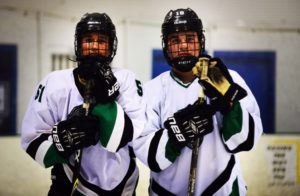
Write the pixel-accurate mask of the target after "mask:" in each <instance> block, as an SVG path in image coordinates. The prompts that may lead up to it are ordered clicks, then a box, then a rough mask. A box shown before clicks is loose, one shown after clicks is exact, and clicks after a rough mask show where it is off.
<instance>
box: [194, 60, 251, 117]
mask: <svg viewBox="0 0 300 196" xmlns="http://www.w3.org/2000/svg"><path fill="white" fill-rule="evenodd" d="M207 75H208V77H207V78H200V80H199V83H200V84H201V86H202V87H203V88H204V93H205V95H206V96H208V97H209V98H210V100H211V105H212V106H214V108H215V109H216V110H218V111H221V112H223V113H226V112H227V111H229V110H230V108H231V105H232V104H233V103H234V102H237V101H239V100H241V99H243V98H244V97H246V96H247V91H246V90H245V89H243V88H242V87H241V86H239V85H238V84H236V83H234V82H233V80H232V77H231V76H230V74H229V71H228V69H227V67H226V66H225V65H224V63H223V62H222V60H221V59H219V58H211V59H209V68H208V74H207Z"/></svg>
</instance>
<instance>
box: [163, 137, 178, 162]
mask: <svg viewBox="0 0 300 196" xmlns="http://www.w3.org/2000/svg"><path fill="white" fill-rule="evenodd" d="M179 155H180V150H178V148H176V147H175V146H174V145H173V144H172V143H171V142H170V140H168V142H167V144H166V154H165V156H166V158H167V159H168V160H169V161H171V162H172V163H174V161H175V160H176V158H177V157H178V156H179Z"/></svg>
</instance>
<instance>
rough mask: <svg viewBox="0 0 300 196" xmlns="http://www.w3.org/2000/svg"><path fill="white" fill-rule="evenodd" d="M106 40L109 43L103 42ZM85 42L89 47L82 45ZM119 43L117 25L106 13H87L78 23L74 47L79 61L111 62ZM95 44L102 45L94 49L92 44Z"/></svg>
mask: <svg viewBox="0 0 300 196" xmlns="http://www.w3.org/2000/svg"><path fill="white" fill-rule="evenodd" d="M93 34H95V35H96V39H94V38H93ZM105 42H108V44H103V43H105ZM83 44H85V45H86V46H87V49H84V48H83V47H82V46H83ZM117 44H118V40H117V36H116V30H115V26H114V24H113V23H112V21H111V19H110V18H109V16H108V15H107V14H105V13H102V14H100V13H91V14H89V13H87V14H85V15H84V16H83V17H82V18H81V20H80V21H79V22H78V23H77V25H76V31H75V41H74V48H75V55H76V60H77V61H79V62H81V61H85V60H89V61H91V60H93V61H94V60H95V61H98V62H100V63H101V64H109V63H110V62H111V61H112V60H113V58H114V56H115V54H116V50H117ZM95 45H97V46H100V45H101V46H102V47H98V49H95V50H93V49H92V46H95Z"/></svg>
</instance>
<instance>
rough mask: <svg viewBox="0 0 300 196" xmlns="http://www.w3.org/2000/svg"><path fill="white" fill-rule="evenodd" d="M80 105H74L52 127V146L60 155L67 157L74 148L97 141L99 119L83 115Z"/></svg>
mask: <svg viewBox="0 0 300 196" xmlns="http://www.w3.org/2000/svg"><path fill="white" fill-rule="evenodd" d="M80 108H82V105H81V106H77V107H75V108H74V109H73V110H72V111H71V113H70V114H69V115H68V119H67V120H63V121H61V122H59V123H57V124H56V125H54V127H53V129H52V138H53V143H54V146H55V147H56V149H57V151H58V152H59V154H60V155H62V156H63V157H65V158H68V157H69V156H70V155H71V154H73V153H74V152H75V151H76V150H78V149H82V148H84V147H88V146H91V145H95V144H97V142H98V141H99V132H100V128H99V120H98V118H97V117H95V116H92V115H89V116H85V115H82V114H84V109H83V108H82V110H81V109H80Z"/></svg>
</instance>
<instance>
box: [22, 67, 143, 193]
mask: <svg viewBox="0 0 300 196" xmlns="http://www.w3.org/2000/svg"><path fill="white" fill-rule="evenodd" d="M112 71H113V73H114V75H115V77H116V78H117V80H118V83H119V84H120V90H119V91H120V94H119V96H118V97H117V100H116V105H117V107H116V108H117V110H118V111H117V112H116V113H117V115H118V116H117V118H116V123H115V127H114V133H112V135H111V138H110V141H109V142H108V145H107V146H103V145H101V143H100V142H99V143H98V144H96V145H95V146H90V147H87V148H84V149H83V153H82V154H83V155H82V161H81V170H80V177H79V184H78V191H79V192H80V193H82V194H84V195H114V194H116V195H132V194H133V191H134V189H135V186H136V183H137V179H138V168H137V167H136V164H135V158H134V157H133V156H131V155H130V153H131V152H130V151H131V150H130V148H131V147H130V145H131V142H129V143H128V144H127V145H125V146H124V147H122V148H120V149H117V146H118V143H119V142H121V139H122V133H123V131H124V133H123V134H124V135H126V134H129V132H131V133H130V134H132V140H134V139H135V138H137V137H138V136H139V135H140V133H141V132H142V130H143V128H144V122H145V121H144V120H145V119H144V115H145V107H144V104H143V100H142V97H141V94H140V95H139V93H138V92H140V91H141V86H140V82H139V81H137V80H136V79H135V75H134V74H133V73H132V72H130V71H128V70H125V69H120V68H112ZM81 104H83V98H82V96H81V95H80V93H79V91H78V89H77V87H76V85H75V81H74V74H73V70H72V69H68V70H60V71H54V72H52V73H50V74H48V75H47V76H46V77H45V78H44V79H43V80H42V81H41V83H40V84H39V86H38V88H37V91H36V94H35V95H34V96H33V97H32V98H31V101H30V103H29V106H28V109H27V111H26V114H25V117H24V119H23V125H22V133H21V145H22V148H23V149H24V150H25V151H26V152H27V153H28V154H29V155H30V156H31V157H32V158H33V159H34V160H36V161H37V162H38V163H40V164H41V165H42V166H44V167H50V166H53V165H55V164H63V168H64V172H65V174H66V175H67V177H68V178H69V180H70V182H71V181H72V176H73V172H72V169H71V168H72V166H73V165H74V156H71V157H70V159H69V162H70V163H68V162H67V161H66V160H62V159H61V157H59V156H57V152H56V149H55V147H54V146H53V143H52V137H51V136H50V134H51V129H52V127H53V125H55V124H56V123H58V122H60V121H62V120H65V119H66V118H67V115H68V114H69V113H70V111H71V110H72V109H73V108H74V107H75V106H78V105H81ZM125 113H126V115H127V116H128V117H129V119H130V120H131V123H132V126H131V130H126V129H125V126H126V125H125V124H126V122H125V120H126V119H125V115H124V114H125ZM128 117H126V118H127V119H128ZM124 129H125V130H124ZM120 134H121V135H120ZM117 150H118V151H117ZM116 151H117V152H116Z"/></svg>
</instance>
